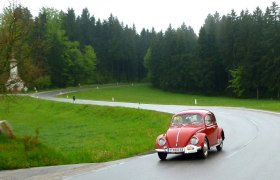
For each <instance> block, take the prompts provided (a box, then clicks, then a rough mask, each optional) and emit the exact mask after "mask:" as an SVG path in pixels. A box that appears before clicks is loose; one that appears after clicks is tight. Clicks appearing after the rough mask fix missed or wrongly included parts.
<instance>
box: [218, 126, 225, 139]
mask: <svg viewBox="0 0 280 180" xmlns="http://www.w3.org/2000/svg"><path fill="white" fill-rule="evenodd" d="M217 138H218V139H223V140H224V139H225V134H224V130H223V129H222V128H218V137H217Z"/></svg>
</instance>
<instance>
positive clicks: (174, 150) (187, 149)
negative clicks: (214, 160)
mask: <svg viewBox="0 0 280 180" xmlns="http://www.w3.org/2000/svg"><path fill="white" fill-rule="evenodd" d="M200 149H201V147H199V146H194V145H187V146H186V147H183V148H162V149H155V151H157V152H162V153H168V154H191V153H197V152H198V151H199V150H200Z"/></svg>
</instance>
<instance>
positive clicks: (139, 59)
mask: <svg viewBox="0 0 280 180" xmlns="http://www.w3.org/2000/svg"><path fill="white" fill-rule="evenodd" d="M279 42H280V7H279V5H278V4H277V3H276V2H273V3H272V4H271V5H268V7H267V8H266V9H264V10H262V9H260V8H258V7H256V9H255V10H254V11H253V12H249V11H248V10H243V11H241V12H240V13H239V14H237V13H236V12H235V11H234V10H232V11H231V12H229V13H228V14H226V15H220V14H219V13H218V12H216V13H214V14H209V15H208V16H207V17H205V22H204V24H202V25H201V29H200V31H199V33H198V34H196V33H195V32H194V30H193V29H192V27H191V26H188V25H186V24H185V23H182V25H181V26H180V27H177V28H173V27H172V25H170V26H169V27H168V28H167V29H166V30H165V31H160V32H156V31H155V30H154V29H151V30H149V29H145V28H143V29H142V31H141V32H137V31H136V27H135V26H133V27H129V26H128V25H125V24H124V23H123V22H121V21H119V20H118V18H117V17H115V16H113V15H112V14H111V15H110V16H109V17H108V19H106V20H100V19H96V18H95V17H94V15H91V14H90V12H89V11H88V9H87V8H85V9H83V11H82V13H81V15H77V14H76V13H75V11H74V9H68V10H67V12H63V11H59V10H56V9H51V8H42V9H41V10H40V13H39V14H38V16H36V17H33V16H32V14H31V13H30V11H29V9H28V8H27V7H23V6H21V5H11V6H9V7H6V8H4V9H3V13H2V14H0V87H1V90H0V91H1V92H2V93H3V92H5V91H6V88H5V83H6V82H7V79H8V77H9V69H10V66H9V60H10V59H11V58H12V57H15V58H16V59H17V62H18V69H19V74H20V77H21V78H22V79H23V81H24V82H25V84H26V86H27V87H29V88H32V87H37V88H39V89H44V88H52V87H59V88H62V87H68V86H77V85H79V84H82V85H84V84H93V83H97V84H103V83H113V82H125V83H132V82H151V84H152V85H153V86H154V87H157V88H160V89H163V90H167V91H173V92H181V93H194V94H203V95H227V96H234V97H241V98H273V99H277V98H278V99H279V98H280V43H279Z"/></svg>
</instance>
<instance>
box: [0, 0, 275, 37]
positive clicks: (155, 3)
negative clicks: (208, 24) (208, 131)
mask: <svg viewBox="0 0 280 180" xmlns="http://www.w3.org/2000/svg"><path fill="white" fill-rule="evenodd" d="M273 1H275V2H276V3H277V4H278V5H280V3H279V1H280V0H15V2H17V3H20V4H22V5H23V6H25V7H28V9H29V10H30V11H31V13H32V14H33V16H37V15H38V12H39V10H40V8H42V7H53V8H55V9H57V10H63V11H64V12H66V11H67V9H68V8H73V9H74V10H75V13H76V16H78V15H81V12H82V9H83V8H85V7H87V8H88V10H89V12H90V14H91V15H94V17H95V18H96V19H98V18H100V19H101V20H103V19H108V17H109V16H110V14H111V13H112V14H113V15H114V16H116V17H117V18H118V19H119V21H121V22H123V23H124V24H127V25H128V26H129V27H132V25H133V24H135V26H136V28H137V31H138V32H140V31H141V29H142V28H146V29H151V28H152V27H154V28H155V30H156V31H157V32H158V31H160V30H164V31H165V30H166V29H167V27H168V26H169V24H171V25H172V27H173V28H177V27H179V26H180V25H182V23H183V22H185V24H186V25H187V26H191V27H192V28H193V29H194V31H195V32H196V33H198V32H199V29H200V27H201V26H202V25H203V24H204V20H205V18H206V17H207V15H208V14H214V13H215V12H216V11H217V12H219V13H220V15H226V14H228V13H230V12H231V10H232V9H234V10H235V12H236V13H237V14H238V15H239V13H240V11H241V10H242V9H244V10H245V9H248V10H249V11H250V13H252V12H253V11H254V10H255V9H256V7H257V6H259V7H260V8H261V9H262V10H263V11H265V9H266V7H267V6H271V4H272V2H273ZM0 2H1V3H0V4H1V5H0V8H1V10H0V12H1V11H2V9H3V7H5V6H8V5H9V2H11V0H0Z"/></svg>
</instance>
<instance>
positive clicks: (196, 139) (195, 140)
mask: <svg viewBox="0 0 280 180" xmlns="http://www.w3.org/2000/svg"><path fill="white" fill-rule="evenodd" d="M197 143H198V138H197V137H192V138H191V144H192V145H197Z"/></svg>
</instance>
